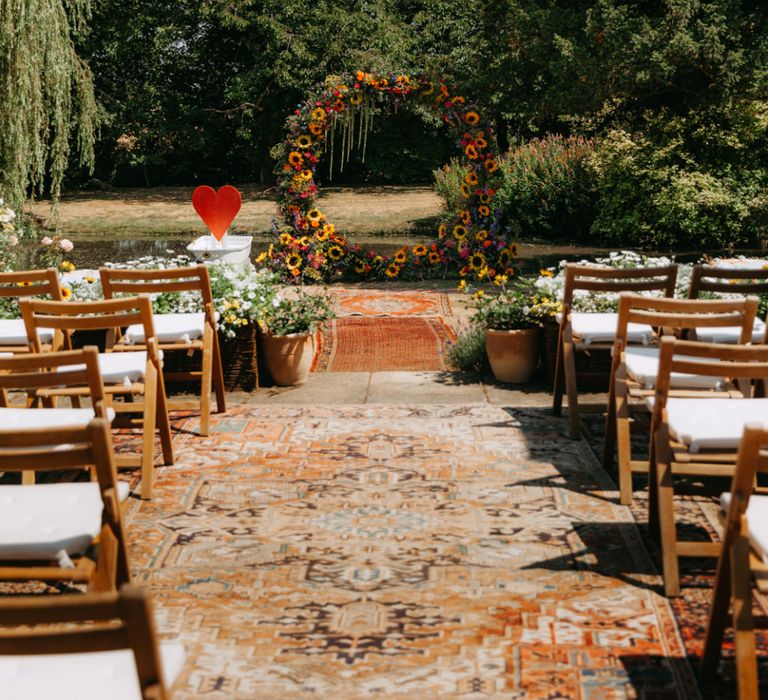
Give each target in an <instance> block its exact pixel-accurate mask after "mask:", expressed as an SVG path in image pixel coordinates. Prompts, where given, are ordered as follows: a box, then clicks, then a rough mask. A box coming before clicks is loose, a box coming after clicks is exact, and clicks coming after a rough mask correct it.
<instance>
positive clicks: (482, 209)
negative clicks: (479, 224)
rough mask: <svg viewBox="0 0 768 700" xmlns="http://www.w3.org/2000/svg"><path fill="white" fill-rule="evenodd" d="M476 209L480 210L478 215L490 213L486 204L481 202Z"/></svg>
mask: <svg viewBox="0 0 768 700" xmlns="http://www.w3.org/2000/svg"><path fill="white" fill-rule="evenodd" d="M477 211H478V212H480V216H489V215H490V213H491V209H490V207H489V206H488V205H487V204H481V205H480V206H479V207H478V208H477Z"/></svg>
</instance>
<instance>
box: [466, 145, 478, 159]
mask: <svg viewBox="0 0 768 700" xmlns="http://www.w3.org/2000/svg"><path fill="white" fill-rule="evenodd" d="M464 153H465V154H466V156H467V158H469V159H470V160H477V149H476V148H475V147H474V146H473V145H472V144H471V143H470V144H469V145H468V146H466V147H465V148H464Z"/></svg>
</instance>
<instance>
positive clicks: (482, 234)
mask: <svg viewBox="0 0 768 700" xmlns="http://www.w3.org/2000/svg"><path fill="white" fill-rule="evenodd" d="M486 238H488V231H486V230H485V229H484V228H481V229H480V230H479V231H478V232H477V233H476V234H475V240H476V241H484V240H485V239H486Z"/></svg>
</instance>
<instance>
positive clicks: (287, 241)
mask: <svg viewBox="0 0 768 700" xmlns="http://www.w3.org/2000/svg"><path fill="white" fill-rule="evenodd" d="M278 240H279V241H280V245H291V243H293V236H292V235H291V234H290V233H281V234H280V238H278Z"/></svg>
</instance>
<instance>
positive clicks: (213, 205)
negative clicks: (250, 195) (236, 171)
mask: <svg viewBox="0 0 768 700" xmlns="http://www.w3.org/2000/svg"><path fill="white" fill-rule="evenodd" d="M241 204H242V200H241V198H240V192H239V191H238V190H237V189H236V188H234V187H232V185H224V187H221V188H220V189H219V191H218V192H216V190H214V189H213V188H212V187H208V185H201V186H200V187H197V188H195V191H194V192H193V193H192V206H193V207H194V208H195V211H196V212H197V213H198V215H199V216H200V218H201V219H202V220H203V223H204V224H205V225H206V226H207V227H208V229H209V230H210V232H211V233H212V234H213V235H214V236H216V240H218V241H220V240H221V239H222V238H224V234H225V233H226V232H227V229H228V228H229V225H230V224H231V223H232V222H233V221H234V220H235V217H236V216H237V212H239V211H240V206H241Z"/></svg>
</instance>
